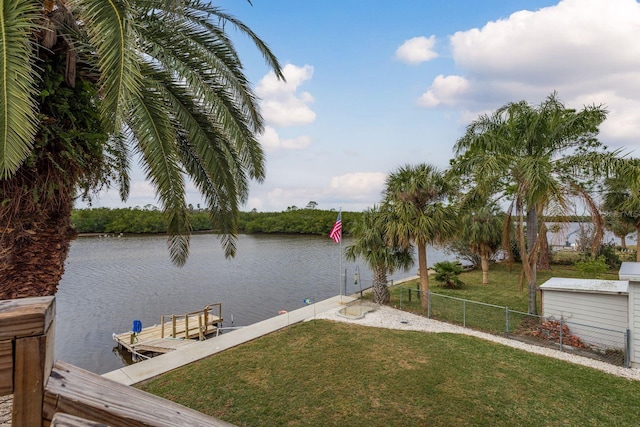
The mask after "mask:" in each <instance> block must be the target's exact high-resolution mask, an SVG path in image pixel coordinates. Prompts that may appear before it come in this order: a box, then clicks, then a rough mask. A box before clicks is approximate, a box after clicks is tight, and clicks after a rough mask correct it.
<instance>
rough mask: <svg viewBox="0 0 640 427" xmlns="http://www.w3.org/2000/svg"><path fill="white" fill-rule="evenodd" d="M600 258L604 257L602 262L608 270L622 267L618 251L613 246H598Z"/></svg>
mask: <svg viewBox="0 0 640 427" xmlns="http://www.w3.org/2000/svg"><path fill="white" fill-rule="evenodd" d="M600 256H602V257H604V261H605V262H606V263H607V265H608V266H609V268H613V269H618V268H620V266H621V265H622V261H621V260H620V256H619V255H618V250H617V248H616V247H615V246H614V245H602V246H600Z"/></svg>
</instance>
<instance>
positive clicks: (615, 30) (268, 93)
mask: <svg viewBox="0 0 640 427" xmlns="http://www.w3.org/2000/svg"><path fill="white" fill-rule="evenodd" d="M252 3H253V5H250V4H249V3H248V2H246V1H245V0H218V1H217V2H215V3H214V4H216V5H217V6H219V7H221V8H222V9H224V10H225V11H226V12H228V13H230V14H232V15H234V16H235V17H237V18H239V19H241V20H242V21H243V22H244V23H245V24H247V25H248V26H249V27H250V28H251V29H252V30H254V31H255V32H256V33H257V34H258V35H259V36H260V37H261V38H262V39H263V40H264V41H266V42H267V44H268V45H269V46H270V48H271V49H272V50H273V52H274V53H275V54H276V56H277V57H278V58H279V60H280V61H281V63H282V65H283V66H284V71H285V76H286V78H287V82H286V83H284V82H277V81H276V80H275V79H274V78H273V75H270V74H269V69H268V67H267V66H266V65H265V64H264V61H263V59H262V57H261V56H260V55H259V53H258V51H257V50H256V49H255V48H254V47H253V46H252V45H251V43H250V42H249V40H248V39H246V38H245V37H244V36H242V35H241V34H239V33H236V32H235V31H234V30H233V28H232V27H231V26H229V27H227V28H228V31H229V33H230V35H231V36H232V39H233V40H234V42H235V44H236V47H237V50H238V51H239V53H240V56H241V59H242V61H243V64H244V67H245V72H246V75H247V76H248V77H249V79H250V80H251V81H252V83H253V84H254V86H255V90H256V92H257V94H258V96H259V97H260V98H261V101H260V102H261V109H262V113H263V116H264V118H265V121H266V125H267V127H266V130H265V133H264V134H263V135H261V136H260V140H261V142H262V144H263V147H264V150H265V153H266V159H267V178H266V180H265V181H264V183H262V184H259V183H253V184H252V186H251V191H250V195H249V201H248V203H247V204H246V205H245V206H244V207H243V210H246V211H249V210H251V209H254V208H255V209H257V210H258V211H282V210H286V209H287V208H288V207H290V206H297V207H300V208H301V207H305V206H306V205H307V203H308V202H310V201H315V202H316V203H317V204H318V208H320V209H336V210H337V209H339V208H342V210H345V211H360V210H363V209H365V208H367V207H371V206H373V205H374V204H376V203H378V202H379V200H380V194H381V191H382V189H383V186H384V179H385V177H386V176H387V175H388V174H389V173H390V172H393V171H395V170H396V169H397V168H399V167H400V166H403V165H406V164H417V163H422V162H425V163H431V164H433V165H435V166H438V167H439V168H441V169H445V168H446V167H447V166H448V162H449V159H451V158H452V157H453V155H454V153H453V150H452V147H453V145H454V143H455V142H456V140H457V139H458V138H459V137H460V136H461V135H462V134H463V132H464V129H465V126H466V125H467V124H468V123H469V122H470V121H471V120H473V119H475V118H477V117H478V115H479V114H482V113H488V112H491V111H492V110H495V109H496V108H498V107H500V106H502V105H504V104H505V103H507V102H511V101H519V100H523V99H524V100H526V101H528V102H530V103H532V104H539V103H540V102H542V101H543V100H544V98H545V97H546V96H548V95H549V94H550V93H551V92H552V91H554V90H555V91H557V92H558V95H559V97H560V99H561V100H563V101H564V102H565V103H566V105H567V106H569V107H575V108H581V107H582V106H583V105H585V104H604V105H605V106H607V108H608V109H609V117H608V119H607V121H606V122H605V123H604V124H603V126H602V127H601V140H602V141H603V142H604V143H605V144H606V145H608V146H609V147H610V148H620V147H624V148H625V149H626V150H627V151H628V152H631V154H632V155H633V156H635V157H637V153H636V152H635V151H634V150H636V149H637V147H638V144H640V126H638V124H639V123H640V43H638V40H640V4H639V3H638V2H636V1H635V0H564V1H560V2H558V1H542V0H540V1H538V0H531V1H529V0H482V1H478V0H474V1H467V0H450V1H441V0H396V1H393V2H390V1H382V0H367V1H365V0H253V1H252ZM188 201H189V202H190V203H193V204H194V205H195V204H197V203H200V198H199V197H198V195H197V192H196V191H195V189H194V188H193V187H190V189H189V196H188ZM147 204H152V205H157V201H156V199H155V197H154V192H153V188H152V187H151V186H150V185H149V184H148V183H147V182H145V181H144V176H143V175H142V173H141V172H140V171H139V170H137V169H136V170H135V171H134V173H133V182H132V186H131V195H130V197H129V199H128V201H127V202H126V203H121V202H120V201H119V198H118V194H117V191H115V190H111V191H109V192H107V193H101V194H100V195H99V196H98V197H97V198H96V199H94V203H93V206H97V207H99V206H108V207H121V206H144V205H147Z"/></svg>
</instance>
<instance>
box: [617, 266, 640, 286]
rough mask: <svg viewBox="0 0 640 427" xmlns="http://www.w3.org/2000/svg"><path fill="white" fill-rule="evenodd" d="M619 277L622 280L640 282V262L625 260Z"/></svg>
mask: <svg viewBox="0 0 640 427" xmlns="http://www.w3.org/2000/svg"><path fill="white" fill-rule="evenodd" d="M618 277H620V280H630V281H632V282H640V262H623V263H622V266H621V267H620V271H619V272H618Z"/></svg>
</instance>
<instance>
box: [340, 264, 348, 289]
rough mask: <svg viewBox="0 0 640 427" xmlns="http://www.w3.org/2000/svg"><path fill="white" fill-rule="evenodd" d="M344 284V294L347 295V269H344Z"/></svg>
mask: <svg viewBox="0 0 640 427" xmlns="http://www.w3.org/2000/svg"><path fill="white" fill-rule="evenodd" d="M341 259H342V257H341ZM343 283H344V294H345V295H346V294H347V269H346V268H345V269H344V278H343Z"/></svg>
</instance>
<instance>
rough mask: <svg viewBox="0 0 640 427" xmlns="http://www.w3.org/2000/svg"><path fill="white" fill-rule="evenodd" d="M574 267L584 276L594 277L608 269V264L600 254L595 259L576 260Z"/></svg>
mask: <svg viewBox="0 0 640 427" xmlns="http://www.w3.org/2000/svg"><path fill="white" fill-rule="evenodd" d="M575 268H576V270H578V271H579V272H580V274H581V275H582V276H583V277H585V278H595V277H597V276H599V275H601V274H603V273H606V272H607V271H609V265H608V264H607V262H606V259H605V257H604V256H602V255H600V256H599V257H598V258H595V259H593V258H587V259H585V260H583V261H578V262H576V263H575Z"/></svg>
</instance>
